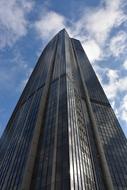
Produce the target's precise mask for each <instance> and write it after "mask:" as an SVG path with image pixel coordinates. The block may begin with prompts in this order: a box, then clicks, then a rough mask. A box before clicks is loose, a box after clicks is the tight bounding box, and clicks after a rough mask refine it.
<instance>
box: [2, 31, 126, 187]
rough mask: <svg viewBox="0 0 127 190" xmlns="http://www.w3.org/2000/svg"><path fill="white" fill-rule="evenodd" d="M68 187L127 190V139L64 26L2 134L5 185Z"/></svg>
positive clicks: (80, 52)
mask: <svg viewBox="0 0 127 190" xmlns="http://www.w3.org/2000/svg"><path fill="white" fill-rule="evenodd" d="M91 51H92V50H91ZM65 189H66V190H127V140H126V137H125V135H124V133H123V131H122V129H121V127H120V125H119V122H118V120H117V118H116V116H115V114H114V111H113V110H112V108H111V106H110V104H109V101H108V99H107V97H106V95H105V93H104V91H103V89H102V87H101V85H100V83H99V81H98V79H97V76H96V74H95V72H94V70H93V68H92V66H91V64H90V62H89V60H88V58H87V56H86V54H85V52H84V50H83V48H82V46H81V44H80V42H79V41H78V40H76V39H72V38H70V37H69V36H68V34H67V32H66V31H65V29H64V30H62V31H60V32H59V33H58V34H57V35H56V36H55V37H54V38H53V39H52V40H51V41H50V42H49V43H48V45H47V46H46V47H45V49H44V50H43V52H42V54H41V56H40V58H39V60H38V62H37V64H36V66H35V69H34V70H33V72H32V74H31V76H30V79H29V80H28V82H27V85H26V87H25V89H24V90H23V93H22V95H21V97H20V99H19V101H18V103H17V105H16V107H15V109H14V112H13V113H12V116H11V118H10V120H9V122H8V124H7V127H6V129H5V130H4V133H3V135H2V137H1V139H0V190H65Z"/></svg>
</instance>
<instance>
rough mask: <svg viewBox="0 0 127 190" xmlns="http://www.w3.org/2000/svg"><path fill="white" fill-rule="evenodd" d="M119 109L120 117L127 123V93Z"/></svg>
mask: <svg viewBox="0 0 127 190" xmlns="http://www.w3.org/2000/svg"><path fill="white" fill-rule="evenodd" d="M120 111H121V114H120V115H121V119H122V120H123V121H125V122H126V123H127V95H125V96H124V98H123V100H122V103H121V107H120Z"/></svg>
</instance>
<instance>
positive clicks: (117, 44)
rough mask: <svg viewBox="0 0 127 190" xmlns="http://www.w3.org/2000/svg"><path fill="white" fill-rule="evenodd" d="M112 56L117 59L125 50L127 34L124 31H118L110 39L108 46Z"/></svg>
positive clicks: (126, 47)
mask: <svg viewBox="0 0 127 190" xmlns="http://www.w3.org/2000/svg"><path fill="white" fill-rule="evenodd" d="M109 48H110V51H111V53H112V55H113V56H115V57H118V56H120V55H121V54H123V53H125V51H126V49H127V34H126V32H124V31H119V32H118V33H117V35H116V36H114V37H112V39H111V41H110V45H109Z"/></svg>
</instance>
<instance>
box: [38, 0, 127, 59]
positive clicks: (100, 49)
mask: <svg viewBox="0 0 127 190" xmlns="http://www.w3.org/2000/svg"><path fill="white" fill-rule="evenodd" d="M123 3H124V0H112V1H110V0H104V1H103V3H101V4H100V5H99V6H98V7H96V8H90V9H89V8H88V7H87V8H83V9H82V11H81V14H80V15H81V16H80V18H78V19H77V20H74V21H73V20H72V21H70V22H68V19H67V18H66V17H64V16H63V15H61V14H58V13H56V12H54V11H48V10H47V9H46V10H45V11H42V16H41V18H40V19H39V20H38V21H37V22H36V23H35V25H34V26H35V29H36V30H37V32H38V33H39V35H40V37H41V38H42V39H43V40H45V39H46V40H47V39H48V40H49V37H50V38H51V37H52V36H53V35H54V34H56V33H57V32H58V31H59V30H61V29H62V28H63V27H65V28H66V29H67V31H68V32H69V34H70V35H71V36H72V37H75V38H77V39H79V40H80V41H81V42H82V44H84V45H83V46H84V48H85V50H86V52H87V55H88V58H89V59H90V61H92V62H94V61H96V60H100V59H102V58H104V56H107V52H106V51H105V46H106V40H108V38H109V36H110V32H111V31H112V29H113V28H116V27H119V26H120V25H121V24H122V23H124V22H125V21H126V20H127V16H126V15H125V13H124V11H123V7H122V6H123ZM105 52H106V53H105ZM108 54H109V53H108ZM109 55H110V54H109Z"/></svg>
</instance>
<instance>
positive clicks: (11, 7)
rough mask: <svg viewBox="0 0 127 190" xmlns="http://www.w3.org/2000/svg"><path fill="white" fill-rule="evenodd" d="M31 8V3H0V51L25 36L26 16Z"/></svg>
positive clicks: (16, 1) (11, 1)
mask: <svg viewBox="0 0 127 190" xmlns="http://www.w3.org/2000/svg"><path fill="white" fill-rule="evenodd" d="M32 7H33V3H32V2H31V1H25V0H23V1H19V0H6V1H5V0H1V1H0V49H2V48H4V47H6V46H11V45H12V44H13V43H15V42H16V41H17V40H18V39H19V38H20V37H22V36H24V35H26V33H27V25H28V21H27V19H26V15H27V13H29V12H30V11H31V9H32Z"/></svg>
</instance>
